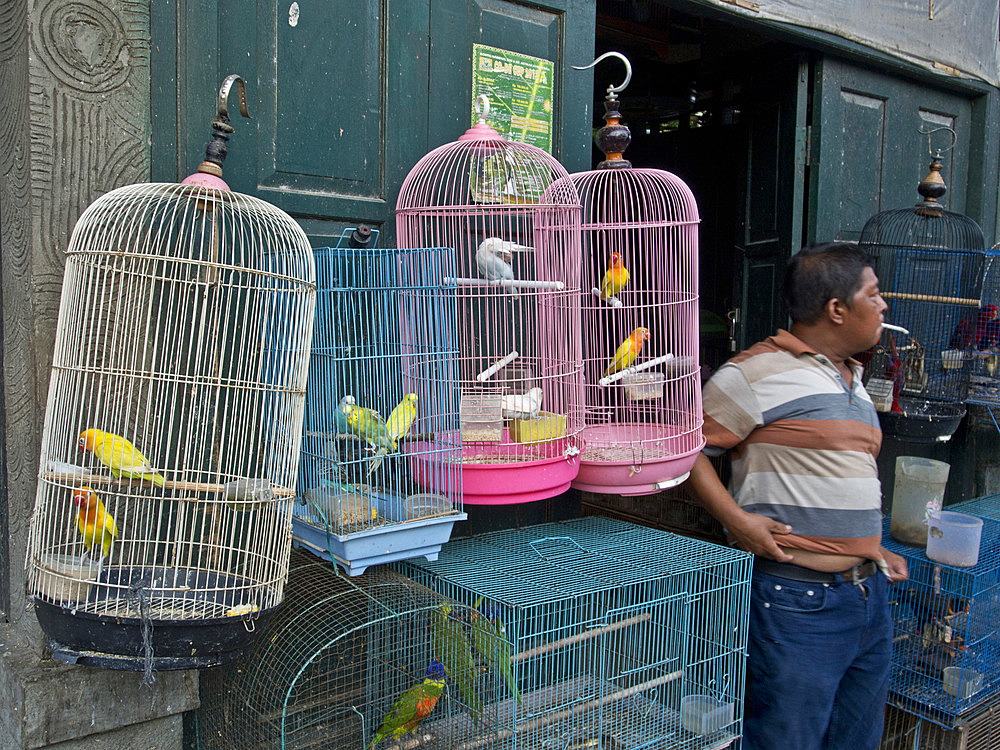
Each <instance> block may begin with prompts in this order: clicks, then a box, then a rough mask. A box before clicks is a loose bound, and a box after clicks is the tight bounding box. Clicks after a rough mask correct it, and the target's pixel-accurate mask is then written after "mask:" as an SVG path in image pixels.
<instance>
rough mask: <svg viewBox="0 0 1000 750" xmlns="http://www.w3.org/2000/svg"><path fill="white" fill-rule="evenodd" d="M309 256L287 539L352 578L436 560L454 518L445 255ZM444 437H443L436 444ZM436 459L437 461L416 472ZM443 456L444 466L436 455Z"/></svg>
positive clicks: (451, 337)
mask: <svg viewBox="0 0 1000 750" xmlns="http://www.w3.org/2000/svg"><path fill="white" fill-rule="evenodd" d="M351 233H352V230H345V232H344V235H343V237H342V238H341V241H340V243H339V244H338V246H337V247H335V248H320V249H317V250H315V255H316V268H317V285H318V290H317V306H316V324H315V327H314V329H313V347H312V354H311V358H310V363H309V380H308V385H307V388H306V408H305V420H304V427H303V438H302V452H301V461H300V473H299V481H298V487H297V492H296V504H295V512H294V518H293V535H294V539H295V541H296V543H297V544H298V545H300V546H304V547H306V548H307V549H309V550H310V551H312V552H314V553H315V554H317V555H319V556H321V557H324V558H325V559H328V560H333V561H336V562H337V563H338V564H340V565H341V566H342V567H343V568H344V569H345V570H346V571H347V572H348V573H349V574H351V575H357V574H360V573H362V572H364V570H365V569H366V568H367V567H368V566H369V565H373V564H380V563H386V562H392V561H394V560H400V559H405V558H407V557H413V556H419V555H424V556H427V557H428V558H431V559H433V558H434V557H435V556H436V555H437V552H438V550H439V549H440V547H441V544H442V543H444V542H446V541H447V540H448V538H449V536H450V535H451V530H452V527H453V526H454V524H455V522H456V521H458V520H462V519H464V518H465V517H466V516H465V514H464V513H462V488H461V472H460V471H459V467H460V462H459V461H458V455H459V452H460V450H461V445H460V443H459V440H458V437H457V436H458V435H459V431H458V429H457V428H458V388H457V381H456V379H455V369H454V360H455V354H456V342H457V339H456V317H455V313H456V310H455V295H454V288H453V287H449V286H446V285H445V283H444V279H445V278H447V277H450V276H453V275H454V263H455V261H454V253H453V252H452V251H451V250H449V249H446V248H422V249H409V250H397V249H373V248H360V249H359V248H356V247H350V246H349V244H350V242H349V237H350V236H351ZM444 436H448V437H447V438H445V437H444ZM428 454H435V456H434V457H435V458H436V460H433V461H428V460H418V459H421V457H423V458H424V459H426V458H427V456H428ZM440 454H443V455H440Z"/></svg>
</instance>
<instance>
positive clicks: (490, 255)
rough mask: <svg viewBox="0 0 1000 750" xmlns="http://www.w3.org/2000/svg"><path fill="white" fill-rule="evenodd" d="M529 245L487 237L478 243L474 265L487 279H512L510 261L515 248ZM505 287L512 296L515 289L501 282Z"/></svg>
mask: <svg viewBox="0 0 1000 750" xmlns="http://www.w3.org/2000/svg"><path fill="white" fill-rule="evenodd" d="M530 249H531V248H530V247H526V246H525V245H518V244H516V243H513V242H508V241H507V240H502V239H500V238H499V237H487V238H486V239H485V240H483V241H482V242H480V243H479V249H478V250H476V267H477V268H478V269H479V273H480V274H481V275H482V276H483V277H484V278H486V279H488V280H489V281H511V282H512V281H514V280H515V279H514V268H513V266H511V263H512V262H513V260H514V251H515V250H530ZM502 286H503V287H504V288H505V289H509V290H510V291H511V292H512V293H513V294H514V296H515V297H516V296H517V290H516V288H515V287H514V286H513V284H511V285H507V284H503V285H502Z"/></svg>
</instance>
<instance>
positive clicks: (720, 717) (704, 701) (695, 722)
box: [681, 694, 733, 734]
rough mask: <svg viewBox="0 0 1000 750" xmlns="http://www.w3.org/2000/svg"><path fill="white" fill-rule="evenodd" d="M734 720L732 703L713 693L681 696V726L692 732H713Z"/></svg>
mask: <svg viewBox="0 0 1000 750" xmlns="http://www.w3.org/2000/svg"><path fill="white" fill-rule="evenodd" d="M732 721H733V704H732V703H723V702H722V701H720V700H717V699H716V698H713V697H712V696H711V695H700V694H696V695H685V696H684V697H683V698H681V726H682V727H684V729H686V730H687V731H688V732H691V733H692V734H712V733H714V732H718V731H719V730H720V729H723V728H724V727H726V726H728V725H729V724H731V723H732Z"/></svg>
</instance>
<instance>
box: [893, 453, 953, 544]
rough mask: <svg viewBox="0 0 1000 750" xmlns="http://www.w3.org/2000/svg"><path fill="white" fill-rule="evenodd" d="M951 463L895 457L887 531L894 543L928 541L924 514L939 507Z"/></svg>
mask: <svg viewBox="0 0 1000 750" xmlns="http://www.w3.org/2000/svg"><path fill="white" fill-rule="evenodd" d="M950 470H951V466H949V465H948V464H946V463H945V462H944V461H935V460H934V459H932V458H921V457H920V456H897V457H896V482H895V484H894V485H893V491H892V515H891V516H890V518H889V533H890V534H891V535H892V538H893V539H895V540H896V541H897V542H902V543H903V544H909V545H914V546H917V547H923V546H925V545H926V544H927V522H926V519H927V516H928V513H936V512H938V511H940V510H941V506H942V505H943V503H944V490H945V487H946V486H947V484H948V473H949V471H950Z"/></svg>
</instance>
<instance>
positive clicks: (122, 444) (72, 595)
mask: <svg viewBox="0 0 1000 750" xmlns="http://www.w3.org/2000/svg"><path fill="white" fill-rule="evenodd" d="M225 88H226V89H228V86H226V87H225ZM223 156H224V154H223ZM219 161H220V162H221V158H220V159H219ZM220 172H221V170H220ZM216 177H218V175H216ZM314 308H315V267H314V261H313V256H312V252H311V250H310V247H309V242H308V240H307V238H306V236H305V234H304V233H303V231H302V230H301V228H299V226H298V225H297V224H296V223H295V222H294V221H293V220H292V219H291V218H290V217H289V216H288V215H287V214H285V213H284V212H282V211H280V210H279V209H277V208H275V207H274V206H272V205H270V204H268V203H265V202H263V201H261V200H258V199H256V198H253V197H250V196H246V195H240V194H238V193H232V192H229V191H226V190H220V189H214V188H206V187H200V186H197V185H189V184H181V185H177V184H143V185H131V186H126V187H122V188H119V189H117V190H114V191H112V192H110V193H108V194H106V195H104V196H102V197H101V198H99V199H98V200H96V201H95V202H94V203H93V204H92V205H91V206H90V207H89V208H87V210H86V211H84V213H83V215H82V216H81V217H80V219H79V221H78V222H77V224H76V227H75V229H74V231H73V236H72V238H71V240H70V244H69V248H68V250H67V259H66V270H65V276H64V280H63V291H62V301H61V305H60V310H59V319H58V324H57V329H56V343H55V351H54V354H53V362H52V377H51V381H50V385H49V396H48V404H47V407H46V412H45V425H44V432H43V435H42V445H41V458H40V465H39V476H38V490H37V495H36V499H35V509H34V515H33V517H32V522H31V531H30V538H29V541H28V552H27V559H26V566H27V585H28V589H29V593H30V595H31V596H32V598H33V600H34V603H35V610H36V614H37V616H38V619H39V622H40V624H41V625H42V628H43V630H44V631H45V632H46V635H47V636H48V638H49V640H50V644H51V645H52V648H53V651H54V654H55V656H56V658H60V659H63V660H68V661H74V662H79V663H86V664H92V665H96V666H103V667H111V668H121V669H143V668H144V669H146V670H147V671H148V670H149V669H150V668H152V667H155V668H157V669H171V668H187V667H201V666H211V665H213V664H218V663H221V662H223V661H226V660H227V659H229V658H231V657H232V656H234V655H235V654H238V653H239V651H240V649H242V648H243V647H244V646H245V645H246V643H247V642H248V641H249V640H250V639H251V638H252V636H251V633H252V632H253V630H254V627H255V624H254V621H256V620H257V619H258V618H264V617H267V616H268V615H269V614H270V612H271V611H272V610H273V609H274V608H275V607H276V606H277V605H278V604H279V603H280V601H281V598H282V590H283V586H284V581H285V578H286V575H287V571H288V556H289V552H290V547H291V511H292V497H293V494H294V488H295V481H296V474H297V471H298V462H299V442H300V440H301V428H302V413H303V402H304V398H305V387H306V374H307V368H308V360H309V347H310V341H311V334H312V325H313V313H314Z"/></svg>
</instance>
